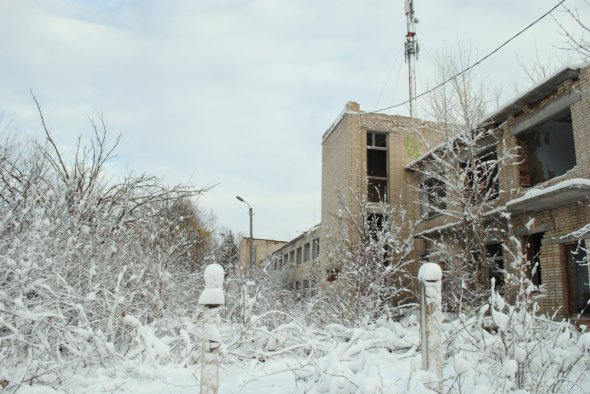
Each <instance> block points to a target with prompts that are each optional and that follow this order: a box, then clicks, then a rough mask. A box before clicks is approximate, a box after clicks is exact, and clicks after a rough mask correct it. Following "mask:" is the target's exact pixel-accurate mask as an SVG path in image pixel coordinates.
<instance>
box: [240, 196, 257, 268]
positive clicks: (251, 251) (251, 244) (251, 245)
mask: <svg viewBox="0 0 590 394" xmlns="http://www.w3.org/2000/svg"><path fill="white" fill-rule="evenodd" d="M236 198H237V199H238V200H239V201H241V202H243V203H244V204H246V205H247V206H248V215H250V240H249V242H248V245H249V246H248V249H249V254H250V258H249V259H248V260H249V261H248V275H249V274H250V272H251V270H252V267H253V266H254V238H253V237H252V216H253V215H254V212H253V211H252V207H251V206H250V204H248V203H247V202H246V200H244V199H243V198H242V197H240V196H236Z"/></svg>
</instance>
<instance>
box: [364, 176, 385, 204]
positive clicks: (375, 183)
mask: <svg viewBox="0 0 590 394" xmlns="http://www.w3.org/2000/svg"><path fill="white" fill-rule="evenodd" d="M367 189H368V190H367V192H368V195H367V197H368V199H369V202H379V201H386V196H387V179H375V178H368V179H367Z"/></svg>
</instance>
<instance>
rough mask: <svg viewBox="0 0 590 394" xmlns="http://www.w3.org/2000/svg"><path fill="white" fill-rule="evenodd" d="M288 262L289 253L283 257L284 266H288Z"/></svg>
mask: <svg viewBox="0 0 590 394" xmlns="http://www.w3.org/2000/svg"><path fill="white" fill-rule="evenodd" d="M288 262H289V253H285V254H284V255H283V264H284V265H287V263H288Z"/></svg>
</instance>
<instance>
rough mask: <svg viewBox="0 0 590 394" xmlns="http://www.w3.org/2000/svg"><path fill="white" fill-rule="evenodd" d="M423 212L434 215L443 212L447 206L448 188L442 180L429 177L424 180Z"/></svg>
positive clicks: (425, 214)
mask: <svg viewBox="0 0 590 394" xmlns="http://www.w3.org/2000/svg"><path fill="white" fill-rule="evenodd" d="M421 187H422V196H423V197H422V207H423V214H424V216H427V217H432V216H435V215H438V214H440V213H442V211H443V210H445V209H446V208H447V203H446V196H447V193H446V188H445V184H444V182H443V181H442V180H440V179H436V178H429V179H427V180H425V181H424V182H422V185H421Z"/></svg>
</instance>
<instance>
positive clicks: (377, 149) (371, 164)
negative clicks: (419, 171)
mask: <svg viewBox="0 0 590 394" xmlns="http://www.w3.org/2000/svg"><path fill="white" fill-rule="evenodd" d="M387 173H388V171H387V134H386V133H377V132H374V131H368V132H367V199H368V201H369V202H380V201H385V202H386V201H387V185H388V182H387Z"/></svg>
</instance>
